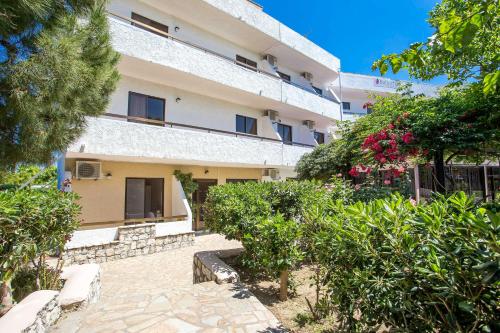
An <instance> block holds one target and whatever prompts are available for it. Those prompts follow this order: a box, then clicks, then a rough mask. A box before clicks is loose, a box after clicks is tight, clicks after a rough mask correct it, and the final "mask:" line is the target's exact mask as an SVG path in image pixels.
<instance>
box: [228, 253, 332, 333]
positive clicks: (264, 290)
mask: <svg viewBox="0 0 500 333" xmlns="http://www.w3.org/2000/svg"><path fill="white" fill-rule="evenodd" d="M227 262H228V263H229V264H230V265H231V266H232V267H233V268H234V269H235V270H236V271H237V272H238V274H239V275H240V280H241V283H242V284H243V285H244V286H245V287H247V288H248V289H249V290H250V291H251V292H252V293H253V294H254V295H255V297H257V299H258V300H259V301H260V302H261V303H262V304H264V306H265V307H266V308H267V309H268V310H269V311H271V312H272V313H273V314H274V315H275V316H276V318H277V319H278V320H279V321H280V322H281V323H282V324H283V326H285V327H286V328H287V329H288V330H290V332H296V333H309V332H325V333H326V332H333V330H334V328H335V327H336V325H335V318H334V317H329V318H325V319H323V320H321V321H319V322H314V321H313V320H312V314H311V311H310V310H309V307H308V305H307V302H306V298H307V299H309V301H310V302H311V304H314V302H315V299H316V291H315V287H314V286H312V285H311V284H312V277H313V275H314V271H313V267H312V266H309V265H303V266H301V267H300V268H298V269H296V270H294V271H292V272H291V275H292V277H293V284H294V285H295V286H296V292H295V295H289V298H288V300H286V301H284V302H280V300H279V298H278V296H279V288H280V286H279V282H278V279H276V280H272V279H270V278H265V277H254V276H253V275H252V274H251V273H250V272H249V271H248V270H245V269H244V268H243V267H241V266H240V265H238V264H237V263H236V262H235V260H234V258H233V260H227Z"/></svg>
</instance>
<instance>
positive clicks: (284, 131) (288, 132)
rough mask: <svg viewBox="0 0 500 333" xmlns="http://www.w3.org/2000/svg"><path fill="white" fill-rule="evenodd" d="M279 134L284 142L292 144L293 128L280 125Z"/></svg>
mask: <svg viewBox="0 0 500 333" xmlns="http://www.w3.org/2000/svg"><path fill="white" fill-rule="evenodd" d="M278 134H279V135H280V136H281V140H283V142H286V143H292V141H293V140H292V126H288V125H284V124H278Z"/></svg>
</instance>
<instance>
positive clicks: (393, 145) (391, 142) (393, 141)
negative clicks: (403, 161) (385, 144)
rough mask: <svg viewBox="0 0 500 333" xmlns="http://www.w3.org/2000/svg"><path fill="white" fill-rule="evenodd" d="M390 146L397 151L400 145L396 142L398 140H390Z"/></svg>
mask: <svg viewBox="0 0 500 333" xmlns="http://www.w3.org/2000/svg"><path fill="white" fill-rule="evenodd" d="M389 145H390V146H391V147H392V148H394V149H396V148H397V146H398V143H397V142H396V140H394V139H391V140H389Z"/></svg>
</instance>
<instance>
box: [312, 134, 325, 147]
mask: <svg viewBox="0 0 500 333" xmlns="http://www.w3.org/2000/svg"><path fill="white" fill-rule="evenodd" d="M314 140H316V142H317V143H318V144H319V145H321V144H323V143H325V133H321V132H314Z"/></svg>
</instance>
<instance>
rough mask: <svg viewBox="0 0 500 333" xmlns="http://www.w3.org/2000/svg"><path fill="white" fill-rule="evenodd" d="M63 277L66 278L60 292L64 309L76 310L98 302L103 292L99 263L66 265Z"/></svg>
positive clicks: (60, 303)
mask: <svg viewBox="0 0 500 333" xmlns="http://www.w3.org/2000/svg"><path fill="white" fill-rule="evenodd" d="M61 278H62V279H63V280H66V282H65V283H64V287H63V288H62V290H61V293H60V294H59V305H60V306H61V308H62V309H63V310H76V309H78V308H81V307H85V306H86V305H88V304H92V303H96V302H97V300H98V299H99V296H100V294H101V268H100V267H99V265H97V264H86V265H74V266H68V267H65V268H64V269H63V271H62V274H61Z"/></svg>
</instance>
